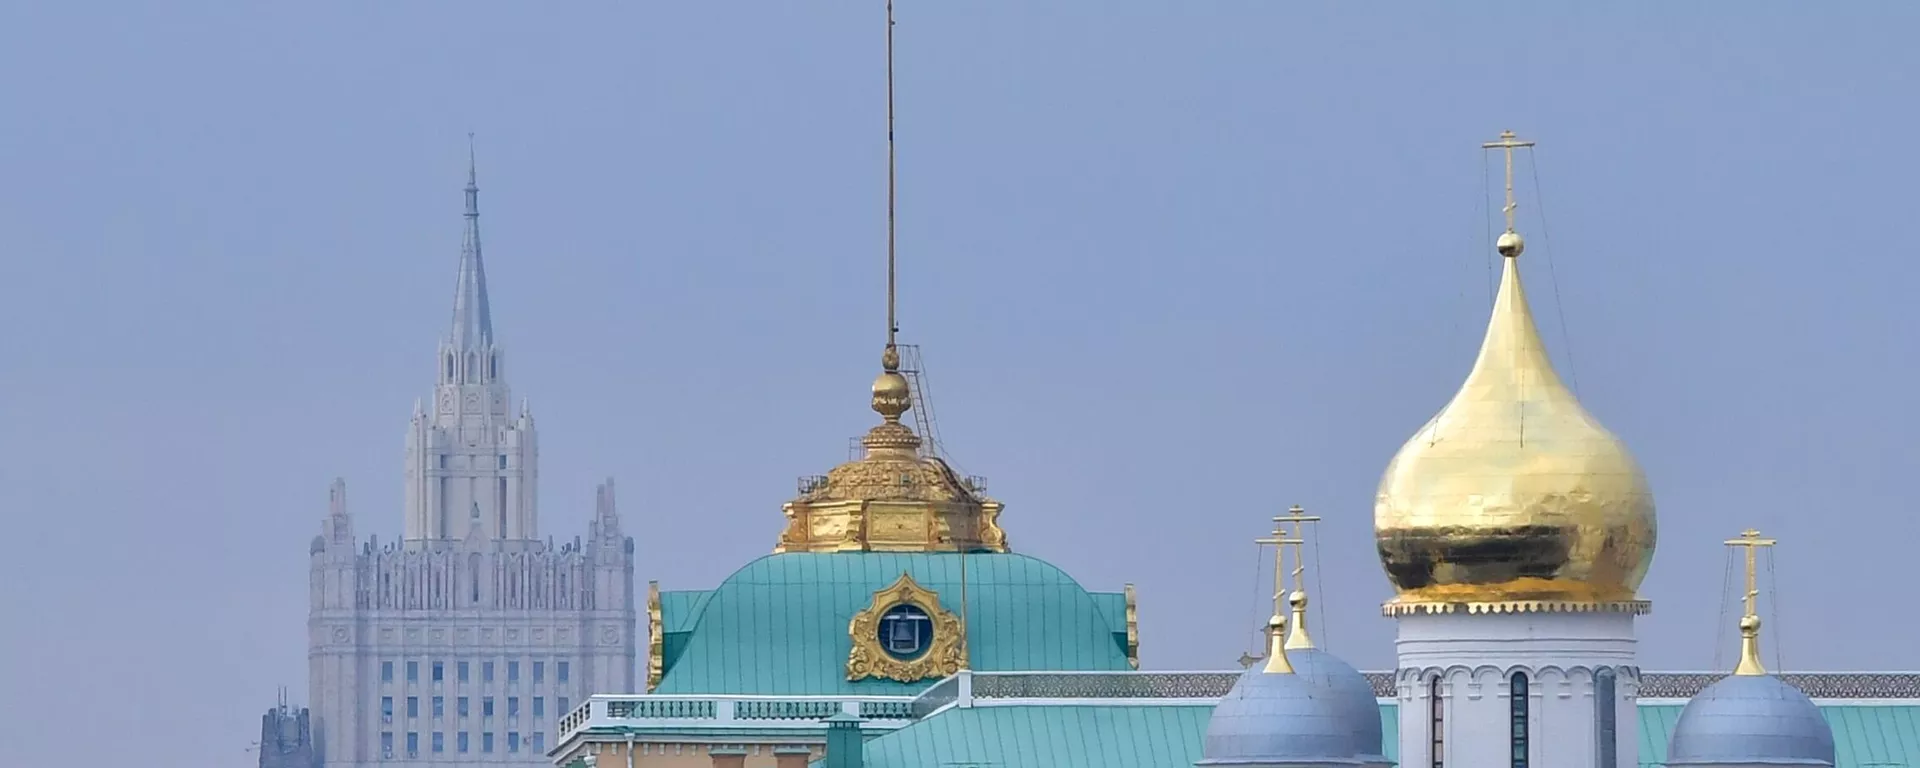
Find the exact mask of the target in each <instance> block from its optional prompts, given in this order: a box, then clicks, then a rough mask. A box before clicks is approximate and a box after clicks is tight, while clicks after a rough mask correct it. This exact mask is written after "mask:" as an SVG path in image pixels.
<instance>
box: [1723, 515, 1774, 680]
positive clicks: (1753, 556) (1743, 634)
mask: <svg viewBox="0 0 1920 768" xmlns="http://www.w3.org/2000/svg"><path fill="white" fill-rule="evenodd" d="M1726 543H1727V546H1729V547H1740V548H1742V549H1745V550H1746V551H1747V554H1746V557H1747V593H1746V595H1745V596H1744V601H1745V603H1746V612H1745V613H1743V614H1742V615H1741V616H1740V664H1739V665H1738V666H1736V667H1734V668H1733V673H1734V674H1736V675H1764V674H1766V673H1767V668H1766V667H1764V666H1762V665H1761V664H1760V610H1759V608H1760V606H1759V603H1760V578H1759V569H1758V560H1759V553H1760V548H1761V547H1771V546H1773V545H1774V544H1775V543H1776V542H1775V540H1774V539H1763V538H1760V532H1759V531H1756V530H1754V529H1752V528H1748V529H1746V530H1744V531H1741V532H1740V538H1737V539H1727V542H1726Z"/></svg>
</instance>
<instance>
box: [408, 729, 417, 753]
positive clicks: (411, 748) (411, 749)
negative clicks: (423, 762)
mask: <svg viewBox="0 0 1920 768" xmlns="http://www.w3.org/2000/svg"><path fill="white" fill-rule="evenodd" d="M419 754H420V734H418V733H414V732H413V731H407V757H415V756H417V755H419Z"/></svg>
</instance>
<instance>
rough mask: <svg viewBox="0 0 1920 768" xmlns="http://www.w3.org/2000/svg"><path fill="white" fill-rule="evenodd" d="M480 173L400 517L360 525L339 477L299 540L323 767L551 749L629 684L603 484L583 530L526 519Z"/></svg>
mask: <svg viewBox="0 0 1920 768" xmlns="http://www.w3.org/2000/svg"><path fill="white" fill-rule="evenodd" d="M477 194H478V189H477V187H476V185H475V184H474V183H473V181H472V178H471V176H470V177H469V181H468V185H467V224H468V225H467V238H466V240H467V241H466V245H465V248H463V251H462V254H461V260H460V275H459V278H458V280H457V282H456V286H457V287H456V290H455V306H454V323H453V329H452V332H451V333H450V334H448V336H447V338H446V339H444V340H443V341H442V343H441V345H440V348H439V350H438V355H437V359H436V363H437V364H436V366H435V367H436V369H437V370H438V372H439V376H438V379H439V380H438V382H437V385H436V387H435V391H434V395H433V398H432V401H431V402H432V403H433V405H432V407H431V408H428V407H424V406H423V405H421V404H416V405H415V407H414V411H413V418H412V420H411V422H410V424H409V428H408V432H407V438H406V457H407V458H406V461H407V464H406V467H405V477H406V499H405V506H404V508H405V516H404V518H403V524H404V525H403V530H404V535H403V537H402V539H401V541H399V542H381V541H380V540H378V538H377V537H375V538H368V539H365V540H361V539H358V538H356V537H355V535H354V530H353V518H352V515H351V514H350V513H349V511H348V508H347V496H346V483H345V482H344V481H341V480H335V481H334V483H333V487H332V490H331V493H330V497H331V498H330V506H331V508H330V510H329V512H328V515H327V518H326V520H325V521H324V523H323V524H322V527H321V534H320V535H319V536H317V537H315V538H314V540H313V543H312V545H311V547H310V548H309V557H310V576H311V610H310V613H309V626H308V630H309V640H308V649H309V650H308V662H309V671H308V674H309V682H310V689H309V696H310V698H311V705H310V710H311V721H312V730H313V738H314V742H315V743H316V744H317V745H318V749H317V750H316V751H317V752H318V755H317V757H318V758H319V760H320V761H321V763H322V764H323V765H325V766H327V768H362V767H366V768H372V767H374V766H380V767H381V768H424V767H425V766H434V765H438V766H447V765H520V766H538V765H547V764H549V763H548V761H547V760H546V758H545V755H544V753H545V751H546V749H547V748H548V747H550V746H551V745H552V742H553V738H554V731H555V726H556V724H557V723H558V722H559V721H560V719H561V718H562V717H563V716H564V715H566V714H567V711H568V710H569V709H571V708H573V707H575V706H576V705H578V704H580V703H582V702H584V701H585V700H586V698H587V696H588V695H589V694H592V693H595V692H602V691H631V690H636V689H637V688H638V687H639V686H638V681H637V680H636V679H635V672H636V669H637V667H636V660H637V657H636V651H637V649H638V648H639V644H640V640H639V638H638V635H637V631H636V619H637V613H636V611H635V606H634V596H633V588H632V585H633V566H634V562H633V540H632V539H631V538H629V537H628V536H626V535H625V534H624V533H623V531H622V529H621V524H620V516H619V514H618V512H617V511H616V509H615V505H614V492H613V481H611V480H608V481H607V482H606V483H605V484H604V485H602V486H600V488H599V491H598V494H597V509H596V510H595V514H594V517H593V520H592V522H591V523H590V524H589V527H588V533H587V536H586V537H585V538H584V539H582V538H580V537H577V536H576V537H574V539H573V540H572V541H571V542H562V543H560V544H559V545H557V546H556V545H555V544H554V542H553V540H552V539H550V538H549V539H541V538H540V537H539V520H538V505H537V496H536V490H537V480H538V477H539V474H538V458H539V454H538V451H537V446H538V443H537V441H536V439H535V429H534V421H533V416H532V414H531V412H530V411H529V410H528V409H527V408H525V407H524V406H522V408H521V409H520V412H519V413H518V414H517V415H513V414H510V412H509V410H508V408H509V403H510V402H511V399H510V393H509V390H508V387H507V383H506V378H505V367H504V356H503V354H502V351H501V349H500V348H499V347H498V345H497V344H496V343H495V341H494V338H493V328H492V319H491V316H490V310H489V308H488V297H487V293H486V273H485V268H484V264H483V263H482V261H481V257H480V238H479V210H478V202H477Z"/></svg>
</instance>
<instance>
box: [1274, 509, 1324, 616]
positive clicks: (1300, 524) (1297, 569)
mask: <svg viewBox="0 0 1920 768" xmlns="http://www.w3.org/2000/svg"><path fill="white" fill-rule="evenodd" d="M1280 520H1286V521H1288V522H1291V523H1293V539H1292V540H1291V541H1289V542H1288V546H1290V547H1293V593H1292V594H1290V595H1288V596H1287V605H1288V607H1290V608H1292V609H1293V625H1292V631H1291V632H1289V633H1288V634H1287V647H1288V648H1290V649H1306V648H1312V647H1314V645H1313V637H1312V636H1310V635H1308V634H1307V576H1306V574H1307V560H1306V557H1305V555H1303V554H1302V552H1301V546H1302V545H1304V544H1306V542H1307V536H1306V534H1307V525H1306V524H1307V523H1317V522H1320V518H1319V517H1317V516H1314V515H1309V514H1307V510H1305V509H1304V508H1302V507H1301V506H1300V505H1298V504H1295V505H1293V506H1292V507H1290V508H1288V509H1287V515H1286V517H1284V518H1282V517H1276V518H1274V521H1276V522H1278V521H1280Z"/></svg>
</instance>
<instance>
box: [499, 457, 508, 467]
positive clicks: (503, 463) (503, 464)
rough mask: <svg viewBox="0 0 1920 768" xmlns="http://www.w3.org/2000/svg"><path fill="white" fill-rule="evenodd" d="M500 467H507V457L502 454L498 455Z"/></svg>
mask: <svg viewBox="0 0 1920 768" xmlns="http://www.w3.org/2000/svg"><path fill="white" fill-rule="evenodd" d="M500 468H501V469H506V468H507V457H506V456H504V455H502V456H501V457H500Z"/></svg>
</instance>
